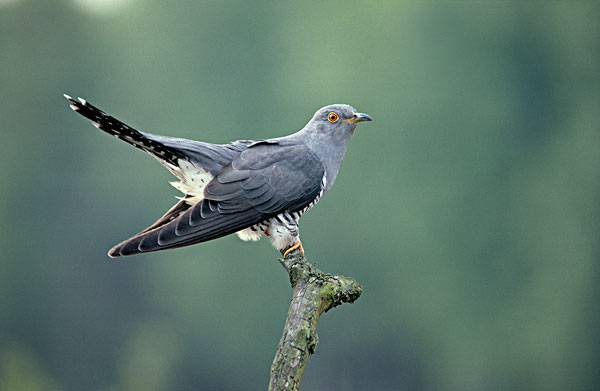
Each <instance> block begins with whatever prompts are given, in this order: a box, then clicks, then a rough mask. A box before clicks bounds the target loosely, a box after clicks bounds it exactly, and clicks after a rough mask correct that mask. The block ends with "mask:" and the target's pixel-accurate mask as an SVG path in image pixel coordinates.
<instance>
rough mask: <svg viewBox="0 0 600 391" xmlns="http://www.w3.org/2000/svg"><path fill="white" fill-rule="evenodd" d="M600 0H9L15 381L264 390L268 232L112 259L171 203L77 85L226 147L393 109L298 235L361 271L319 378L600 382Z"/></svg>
mask: <svg viewBox="0 0 600 391" xmlns="http://www.w3.org/2000/svg"><path fill="white" fill-rule="evenodd" d="M599 20H600V5H599V3H598V2H588V3H586V2H575V1H572V2H567V1H564V2H533V3H526V2H456V3H438V2H435V3H434V2H421V1H413V2H379V1H372V2H347V1H339V2H314V3H308V2H294V3H291V2H290V3H287V2H286V3H284V2H249V1H243V0H240V1H228V2H217V1H215V2H202V1H191V0H189V1H177V2H168V3H167V2H163V1H142V0H96V1H94V0H62V1H60V0H53V1H42V0H10V1H9V0H0V99H1V101H0V119H1V127H0V128H1V130H0V131H1V139H0V140H1V141H0V170H1V175H0V232H1V235H0V253H1V254H2V255H1V263H0V267H1V271H0V315H1V317H0V389H1V390H2V391H4V390H11V391H12V390H17V391H20V390H27V391H29V390H32V391H36V390H103V391H105V390H106V391H109V390H110V391H113V390H260V389H265V388H266V385H267V382H268V376H269V368H270V364H271V360H272V358H273V355H274V351H275V346H276V344H277V342H278V340H279V338H280V335H281V329H282V325H283V321H284V319H285V315H286V311H287V305H288V301H289V295H290V287H289V283H288V280H287V276H286V274H285V273H284V271H283V269H282V268H281V267H280V265H278V263H277V261H276V258H277V256H278V254H277V252H276V251H275V250H274V249H273V248H272V247H271V246H270V244H269V243H268V242H265V241H261V242H259V243H250V244H248V243H243V242H241V241H240V240H238V239H237V238H236V237H227V238H223V239H219V240H217V241H214V242H211V243H206V244H203V245H199V246H194V247H191V248H186V249H181V250H176V251H168V252H162V253H156V254H151V255H144V256H138V257H134V258H128V259H123V260H120V261H112V260H109V259H108V258H107V257H106V255H105V254H106V251H107V249H108V248H109V247H110V246H111V245H113V244H114V243H115V242H117V241H119V240H121V239H124V238H126V237H128V235H130V234H133V233H135V232H137V231H136V230H139V229H140V228H143V227H144V226H146V225H148V224H149V223H150V222H152V221H153V220H154V218H156V217H158V216H159V215H160V214H161V213H162V212H163V211H164V210H166V209H167V208H168V207H169V206H170V205H171V204H172V203H173V202H174V198H173V196H174V195H177V192H176V191H175V190H174V189H173V188H171V187H170V186H169V185H168V184H167V181H169V180H171V177H170V175H169V174H168V173H167V172H166V170H164V169H162V168H161V167H160V165H158V164H157V163H156V162H155V161H153V159H150V158H149V157H148V156H147V155H145V154H143V153H140V152H139V151H137V150H135V149H133V148H131V147H130V146H128V145H126V144H125V143H122V142H118V141H117V140H115V139H113V138H112V137H108V136H107V135H105V134H103V133H102V132H99V131H97V130H96V129H95V128H93V127H92V126H90V124H89V123H88V121H85V120H83V119H82V118H81V117H79V116H77V115H75V114H74V113H73V112H71V110H69V108H68V107H67V105H66V103H65V101H64V99H63V98H62V93H68V94H71V95H75V96H82V97H85V98H87V99H88V100H90V101H91V102H93V103H94V104H96V105H98V106H99V107H101V108H103V109H104V110H106V111H107V112H109V113H112V114H114V115H115V116H117V117H118V118H120V119H122V120H124V121H125V122H128V123H130V124H131V125H133V126H135V127H138V128H140V129H143V130H146V131H150V132H154V133H159V134H166V135H171V136H179V137H187V138H194V139H200V140H204V141H209V142H227V141H230V140H233V139H238V138H265V137H273V136H280V135H284V134H287V133H291V132H292V131H295V130H297V129H299V128H300V127H302V126H303V125H304V123H305V122H306V121H307V120H308V119H309V118H310V116H311V115H312V113H313V112H314V111H315V110H316V109H317V108H319V107H321V106H323V105H325V104H329V103H337V102H339V103H342V102H344V103H350V104H352V105H354V106H356V107H357V108H358V109H359V110H361V111H364V112H367V113H369V114H371V115H372V116H373V117H374V118H375V122H372V123H370V124H366V125H363V126H361V127H360V128H359V130H358V131H357V133H356V134H355V137H354V139H353V140H352V142H351V145H350V149H349V153H348V156H347V158H346V161H345V163H344V166H343V168H342V171H341V174H340V176H339V177H338V180H337V183H336V186H335V187H334V189H333V191H332V192H331V193H329V194H328V196H327V197H325V199H324V200H323V201H322V202H321V203H320V204H319V206H318V207H317V208H316V209H315V210H314V211H312V212H311V213H309V214H308V215H307V216H306V217H305V218H304V219H303V224H302V233H303V235H302V236H303V242H304V245H305V247H306V249H307V255H308V256H309V257H310V258H311V259H312V260H313V261H315V262H316V263H317V264H318V265H319V266H320V267H322V268H323V269H324V270H326V271H330V272H335V273H343V274H346V275H349V276H353V277H355V278H357V279H358V280H359V281H361V282H362V283H363V284H364V288H365V293H364V295H363V297H361V299H360V300H359V301H358V302H357V303H356V304H354V305H351V306H345V307H344V308H342V309H341V310H335V311H332V312H330V313H328V314H327V315H326V316H324V317H323V318H322V320H321V322H320V324H319V334H320V343H319V346H318V348H317V353H316V354H315V355H314V356H313V358H312V360H311V361H310V363H309V366H308V368H307V371H306V375H305V381H304V389H306V390H404V389H406V390H508V389H510V390H567V389H568V390H592V389H597V388H596V387H598V386H599V385H600V379H599V374H600V370H599V368H600V345H599V344H598V342H599V341H598V340H599V338H598V330H599V327H600V316H599V315H598V305H599V303H600V288H599V287H598V284H597V281H598V278H599V277H600V273H599V267H598V258H599V255H600V242H599V236H598V233H599V231H600V230H599V229H600V207H599V205H600V204H599V201H600V170H599V168H600V83H599V81H600V73H599V72H600V23H599Z"/></svg>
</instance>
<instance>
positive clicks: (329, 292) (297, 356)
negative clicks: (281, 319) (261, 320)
mask: <svg viewBox="0 0 600 391" xmlns="http://www.w3.org/2000/svg"><path fill="white" fill-rule="evenodd" d="M290 255H291V256H289V257H287V258H284V259H280V260H279V261H280V263H281V264H282V265H283V267H284V268H285V270H286V271H287V272H288V275H289V278H290V283H291V285H292V300H291V303H290V307H289V310H288V316H287V319H286V322H285V326H284V329H283V336H282V337H281V340H280V341H279V345H278V346H277V352H276V353H275V358H274V360H273V364H272V366H271V380H270V382H269V390H270V391H279V390H299V389H300V382H301V381H302V375H303V374H304V368H305V367H306V364H307V362H308V359H309V358H310V355H311V354H313V353H314V352H315V349H316V347H317V343H318V340H319V339H318V336H317V323H318V321H319V318H320V316H321V314H323V313H324V312H327V311H329V310H330V309H332V308H334V307H337V306H339V305H341V304H344V303H352V302H354V301H355V300H356V299H358V298H359V297H360V295H361V293H362V287H361V286H360V284H359V283H358V282H356V281H355V280H354V279H352V278H349V277H344V276H337V275H332V274H329V273H324V272H322V271H321V270H319V269H318V268H316V267H315V266H313V265H312V264H310V263H309V262H308V261H307V260H306V258H304V256H303V255H302V254H301V253H300V252H295V253H293V254H290Z"/></svg>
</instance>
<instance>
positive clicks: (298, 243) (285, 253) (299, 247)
mask: <svg viewBox="0 0 600 391" xmlns="http://www.w3.org/2000/svg"><path fill="white" fill-rule="evenodd" d="M294 250H300V252H301V253H302V256H304V247H302V242H301V241H300V239H298V240H297V241H296V243H294V244H293V245H292V246H291V247H289V248H288V249H287V250H285V251H282V253H283V257H284V258H286V257H287V256H288V255H289V254H290V253H292V252H293V251H294Z"/></svg>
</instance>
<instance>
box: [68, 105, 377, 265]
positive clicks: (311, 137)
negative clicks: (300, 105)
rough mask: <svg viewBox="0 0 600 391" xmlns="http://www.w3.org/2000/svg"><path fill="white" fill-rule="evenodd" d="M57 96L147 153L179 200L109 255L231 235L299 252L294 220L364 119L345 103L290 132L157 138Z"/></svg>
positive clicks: (332, 173) (334, 170)
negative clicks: (221, 139)
mask: <svg viewBox="0 0 600 391" xmlns="http://www.w3.org/2000/svg"><path fill="white" fill-rule="evenodd" d="M65 98H66V99H67V101H68V102H69V106H70V107H71V109H73V110H74V111H75V112H77V113H79V114H81V115H83V116H84V117H86V118H88V119H89V120H91V121H92V123H93V124H94V126H96V127H97V128H99V129H101V130H103V131H105V132H106V133H108V134H111V135H113V136H115V137H117V138H119V139H121V140H123V141H125V142H127V143H129V144H131V145H133V146H134V147H137V148H139V149H141V150H142V151H144V152H147V153H149V154H150V155H151V156H153V157H154V158H156V159H158V161H159V162H160V163H161V164H162V165H163V166H165V167H166V168H167V169H168V170H169V171H170V172H171V173H172V174H173V175H175V176H176V177H177V179H178V181H175V182H171V184H172V185H173V186H174V187H175V188H177V189H178V190H179V191H181V192H182V193H183V194H184V195H183V197H181V198H180V199H179V202H177V203H176V204H175V205H174V206H173V207H172V208H171V209H169V210H168V211H167V212H166V213H165V214H164V215H163V216H162V217H160V218H159V219H158V220H156V222H154V223H153V224H152V225H150V226H149V227H148V228H146V229H144V230H142V231H141V232H140V233H138V234H136V235H134V236H133V237H131V238H129V239H127V240H125V241H123V242H121V243H119V244H117V245H116V246H114V247H113V248H111V249H110V250H109V252H108V255H109V256H110V257H120V256H125V255H134V254H140V253H146V252H151V251H159V250H166V249H170V248H177V247H183V246H188V245H192V244H196V243H202V242H206V241H209V240H212V239H217V238H220V237H222V236H225V235H229V234H232V233H237V235H238V236H239V237H240V238H241V239H242V240H258V239H260V238H261V237H263V236H264V237H268V238H269V239H270V240H271V242H272V243H273V246H275V248H277V249H278V250H279V251H281V253H282V254H283V257H284V258H285V257H287V256H288V255H289V254H290V253H292V252H293V251H295V250H299V251H301V252H302V254H304V248H303V247H302V243H301V242H300V234H299V229H298V222H299V220H300V217H301V216H302V215H303V214H304V213H306V211H308V210H309V209H311V208H312V207H313V206H314V205H315V204H316V203H317V202H318V201H319V200H320V199H321V197H322V196H323V194H325V193H326V192H327V191H328V190H329V189H331V187H332V186H333V184H334V182H335V178H336V177H337V174H338V172H339V170H340V165H341V163H342V160H343V159H344V155H345V154H346V147H347V144H348V141H349V140H350V137H351V136H352V134H353V133H354V130H355V128H356V125H357V124H358V123H360V122H363V121H371V120H372V119H371V117H370V116H369V115H367V114H363V113H359V112H357V111H356V110H355V109H354V108H353V107H352V106H349V105H346V104H334V105H329V106H325V107H323V108H321V109H319V110H318V111H317V112H316V113H315V114H314V115H313V117H312V119H311V120H310V121H309V122H308V123H307V124H306V126H304V128H302V129H300V130H299V131H297V132H296V133H293V134H291V135H289V136H285V137H278V138H272V139H266V140H239V141H233V142H231V143H229V144H210V143H206V142H201V141H193V140H186V139H181V138H172V137H165V136H158V135H154V134H150V133H146V132H142V131H139V130H136V129H134V128H132V127H130V126H128V125H126V124H124V123H123V122H121V121H119V120H118V119H116V118H114V117H112V116H110V115H108V114H106V113H104V112H103V111H101V110H100V109H98V108H97V107H95V106H93V105H92V104H90V103H89V102H87V101H86V100H85V99H82V98H77V99H74V98H72V97H70V96H68V95H65Z"/></svg>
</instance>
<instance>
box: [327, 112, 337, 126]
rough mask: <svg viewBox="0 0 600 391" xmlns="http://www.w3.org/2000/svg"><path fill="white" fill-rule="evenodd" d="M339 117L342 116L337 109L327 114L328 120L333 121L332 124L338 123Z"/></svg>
mask: <svg viewBox="0 0 600 391" xmlns="http://www.w3.org/2000/svg"><path fill="white" fill-rule="evenodd" d="M338 119H340V116H339V115H338V113H336V112H335V111H332V112H331V113H329V114H328V115H327V121H329V122H331V123H332V124H334V123H336V122H337V121H338Z"/></svg>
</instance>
